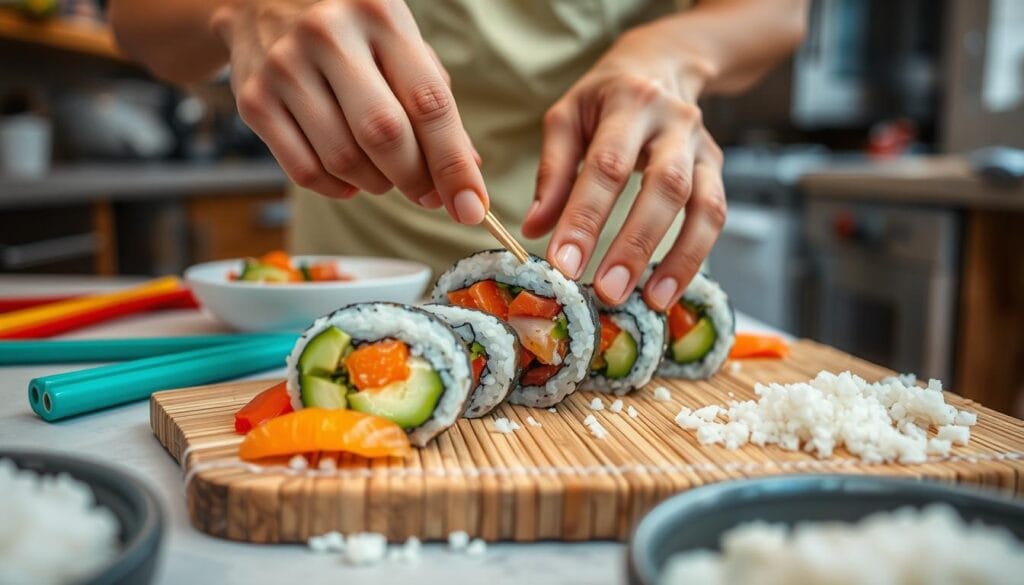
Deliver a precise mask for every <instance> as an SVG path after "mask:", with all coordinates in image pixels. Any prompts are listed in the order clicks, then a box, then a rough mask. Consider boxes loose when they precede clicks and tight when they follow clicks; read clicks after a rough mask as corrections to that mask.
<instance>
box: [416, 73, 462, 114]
mask: <svg viewBox="0 0 1024 585" xmlns="http://www.w3.org/2000/svg"><path fill="white" fill-rule="evenodd" d="M411 106H412V112H411V114H412V115H413V117H415V118H416V119H417V120H421V121H423V122H434V121H437V120H444V119H447V118H449V116H450V115H451V114H452V110H453V109H454V103H453V101H452V96H451V94H449V93H448V89H447V87H446V86H445V85H444V83H443V82H442V81H438V80H428V81H424V82H423V83H420V84H419V85H417V86H416V87H414V88H413V89H412V104H411Z"/></svg>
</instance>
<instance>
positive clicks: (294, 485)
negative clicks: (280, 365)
mask: <svg viewBox="0 0 1024 585" xmlns="http://www.w3.org/2000/svg"><path fill="white" fill-rule="evenodd" d="M821 369H828V370H831V371H834V372H839V371H843V370H851V371H853V372H854V373H857V374H859V375H860V376H862V377H864V378H865V379H867V380H869V381H873V380H878V379H880V378H883V377H885V376H888V375H891V373H892V372H890V371H889V370H886V369H884V368H881V367H878V366H875V365H872V364H869V363H867V362H864V361H862V360H859V359H856V358H853V357H851V356H849V355H847V354H844V353H842V352H840V351H837V350H834V349H831V348H828V347H826V346H823V345H818V344H815V343H812V342H809V341H801V342H798V343H796V344H794V346H793V352H792V355H791V356H790V357H789V358H788V359H786V360H783V361H770V360H751V361H745V362H743V363H742V366H741V368H740V369H738V370H737V369H735V368H729V367H727V368H725V369H723V371H722V372H720V373H719V374H718V375H717V376H715V377H714V379H712V380H709V381H706V382H683V381H674V380H655V381H654V382H652V383H651V384H650V385H649V386H648V387H647V388H644V389H642V390H640V391H638V392H637V393H635V394H633V395H631V396H628V397H625V398H624V402H625V404H626V406H627V407H628V406H629V405H632V406H634V407H635V408H636V409H637V410H638V411H640V415H639V416H638V417H637V418H631V417H629V416H628V415H627V414H626V409H625V408H624V409H623V412H621V413H618V414H616V413H612V412H610V411H609V410H607V405H609V404H610V403H611V400H610V399H609V397H607V396H602V395H599V394H597V393H593V392H578V393H576V394H574V395H572V396H570V397H569V399H567V400H566V401H565V402H564V403H563V404H561V405H559V406H558V408H557V409H556V410H557V412H555V413H551V412H549V411H547V410H542V409H530V408H525V407H519V406H511V405H508V404H506V405H503V406H501V407H500V408H499V409H498V411H497V412H496V413H495V414H493V415H491V416H488V417H485V418H483V419H476V420H466V419H463V420H460V421H459V422H458V424H457V425H456V426H455V427H453V428H452V429H450V430H449V431H447V432H446V433H444V434H442V435H441V436H440V437H438V438H437V439H436V440H435V441H434V442H433V443H431V444H430V445H429V446H428V447H427V448H425V449H421V450H418V451H417V452H416V453H414V454H413V455H412V456H410V457H408V458H407V459H405V460H391V461H388V460H384V461H381V460H377V461H372V462H370V461H367V460H364V459H358V458H355V457H353V456H349V455H342V456H341V458H340V459H339V462H338V465H337V467H338V469H337V471H333V472H327V471H317V470H315V468H316V467H317V460H316V459H315V458H313V460H312V461H311V463H312V465H311V468H310V470H306V471H296V470H293V469H290V468H289V467H287V466H286V465H284V464H283V463H278V464H276V465H272V466H262V467H261V466H255V465H250V464H246V463H244V462H241V461H239V459H238V457H237V451H238V444H239V443H240V441H241V437H239V436H237V435H236V434H235V433H234V429H233V415H234V413H235V411H236V410H238V409H239V408H241V407H242V405H244V404H245V403H246V402H247V401H248V400H249V399H250V398H252V396H253V395H255V394H256V393H257V392H259V391H261V390H263V389H265V388H267V387H269V386H270V385H271V384H272V383H274V382H276V381H273V382H271V381H262V382H240V383H232V384H222V385H218V386H207V387H201V388H191V389H185V390H175V391H167V392H158V393H156V394H154V395H153V397H152V400H151V403H150V405H151V409H150V415H151V423H152V427H153V431H154V433H156V435H157V437H158V438H159V439H160V442H161V443H163V445H164V446H165V447H166V448H167V450H168V451H169V452H170V453H171V455H172V456H174V457H175V459H177V460H178V461H179V463H181V465H182V467H183V468H185V471H186V473H185V483H186V491H187V498H188V508H189V514H190V516H191V518H192V522H193V524H195V526H196V527H198V528H199V529H200V530H203V531H204V532H207V533H209V534H212V535H214V536H220V537H223V538H230V539H235V540H245V541H252V542H301V541H305V540H306V539H308V538H309V537H310V536H314V535H318V534H323V533H325V532H328V531H331V530H338V531H340V532H342V533H345V534H348V533H353V532H358V531H373V532H381V533H384V534H386V535H387V536H388V537H389V539H391V540H393V541H395V540H403V539H405V538H407V537H409V536H418V537H419V538H421V539H443V538H445V537H446V536H447V534H448V533H449V532H451V531H453V530H465V531H467V532H469V533H470V534H471V535H473V536H480V537H482V538H484V539H487V540H492V541H493V540H515V541H532V540H547V539H554V540H589V539H625V538H626V537H627V536H628V534H629V531H630V529H631V528H632V527H633V526H634V525H635V524H636V522H637V521H638V520H639V519H640V518H641V517H642V516H643V514H644V513H646V512H647V511H648V510H650V509H651V508H652V507H653V506H654V505H655V504H657V503H658V502H659V501H661V500H663V499H665V498H667V497H669V496H670V495H672V494H674V493H677V492H680V491H683V490H686V489H690V488H693V487H697V486H700V485H704V484H708V483H712V482H716V481H723V480H729V479H737V478H744V477H753V476H763V475H776V474H785V473H832V472H837V473H863V474H883V475H893V476H904V477H913V478H929V479H936V480H940V481H946V482H963V483H975V484H984V485H989V486H995V487H999V488H1002V489H1005V490H1008V491H1011V492H1013V493H1015V494H1020V493H1021V492H1022V491H1024V480H1022V478H1021V474H1022V472H1024V422H1022V421H1020V420H1017V419H1014V418H1012V417H1009V416H1007V415H1003V414H1000V413H997V412H995V411H993V410H990V409H986V408H982V407H980V406H979V405H977V404H975V403H973V402H971V401H969V400H965V399H963V398H960V397H958V396H955V395H948V398H947V400H948V401H949V402H951V403H952V404H954V405H956V406H957V407H958V408H968V409H970V410H975V411H977V412H978V425H977V426H976V427H974V428H973V429H972V433H971V441H970V445H968V446H967V447H957V448H955V449H954V452H953V453H954V454H953V456H952V457H950V458H948V459H946V460H942V461H938V460H933V461H929V462H928V463H925V464H921V465H909V466H905V465H895V464H884V465H881V464H867V463H864V462H861V461H860V460H858V459H854V458H851V457H850V456H849V455H848V454H846V453H845V452H842V451H840V452H838V453H837V454H836V457H835V458H834V459H830V460H824V461H822V460H818V459H815V458H814V457H813V456H811V455H808V454H805V453H792V452H786V451H783V450H781V449H779V448H777V447H766V448H761V447H756V446H747V447H744V448H743V449H739V450H736V451H728V450H726V449H724V448H722V447H720V446H707V447H704V446H701V445H699V444H698V443H697V440H696V438H695V436H694V434H693V433H692V432H691V431H685V430H683V429H681V428H679V427H678V426H676V424H675V422H674V420H673V419H674V417H675V415H676V413H677V412H678V411H679V407H680V406H684V405H685V406H689V407H691V408H693V407H698V406H702V405H705V404H725V403H726V402H727V401H728V400H730V399H737V400H743V399H747V398H753V397H754V394H753V386H754V383H755V382H784V383H792V382H799V381H806V380H809V379H810V378H812V377H813V376H814V375H815V374H816V373H817V372H818V371H819V370H821ZM658 385H664V386H666V387H668V388H670V389H671V391H672V399H671V401H669V402H659V401H656V400H654V398H653V394H654V392H653V388H655V387H657V386H658ZM595 396H602V397H603V399H604V401H605V405H606V409H605V410H602V411H599V412H594V413H593V414H594V415H595V416H596V417H597V418H598V419H599V420H600V422H601V424H602V425H603V426H604V427H605V428H606V429H607V430H608V437H607V438H605V439H597V438H595V437H593V436H592V435H591V434H590V432H589V430H588V429H587V428H586V427H585V426H584V424H583V419H584V418H586V416H587V415H588V414H591V413H592V411H591V410H590V409H589V407H588V404H589V403H590V401H591V400H592V399H593V398H594V397H595ZM502 416H504V417H508V418H509V419H511V420H513V421H515V422H517V423H518V424H519V425H520V426H521V427H522V428H520V429H519V430H517V431H516V432H514V433H512V434H502V433H499V432H497V431H495V430H494V422H493V421H494V419H495V418H497V417H502ZM528 416H532V417H533V418H534V419H536V421H537V422H539V423H540V425H541V426H539V427H536V426H531V425H529V424H528V423H527V420H526V419H527V417H528Z"/></svg>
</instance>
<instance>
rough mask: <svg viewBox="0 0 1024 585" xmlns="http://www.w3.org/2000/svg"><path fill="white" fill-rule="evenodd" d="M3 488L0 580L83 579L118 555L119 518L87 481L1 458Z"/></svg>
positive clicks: (54, 580)
mask: <svg viewBox="0 0 1024 585" xmlns="http://www.w3.org/2000/svg"><path fill="white" fill-rule="evenodd" d="M0 494H2V497H0V583H4V584H8V583H9V584H22V583H24V584H33V585H35V584H47V583H80V582H82V581H83V580H85V579H87V578H89V577H90V576H92V575H93V574H95V573H96V572H97V571H99V570H100V569H101V568H103V566H104V565H106V564H107V563H109V562H111V561H112V560H113V559H114V557H115V556H117V553H118V549H119V546H120V545H119V542H118V532H119V531H120V526H119V524H118V521H117V518H116V517H115V516H114V514H113V513H112V512H111V511H110V510H108V509H106V508H103V507H101V506H98V505H97V504H96V499H95V497H94V496H93V493H92V490H91V489H90V488H89V486H88V485H87V484H85V483H83V482H81V481H78V480H76V479H74V478H72V477H71V476H69V475H67V474H59V475H56V476H41V475H39V474H37V473H36V472H34V471H28V470H21V469H18V467H17V466H15V465H14V463H13V462H12V461H10V460H9V459H0Z"/></svg>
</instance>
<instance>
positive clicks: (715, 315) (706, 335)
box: [657, 273, 736, 380]
mask: <svg viewBox="0 0 1024 585" xmlns="http://www.w3.org/2000/svg"><path fill="white" fill-rule="evenodd" d="M668 332H669V344H668V350H667V351H666V352H665V358H664V359H663V360H662V361H661V366H659V367H658V372H657V373H658V375H660V376H665V377H668V378H685V379H688V380H702V379H705V378H710V377H711V376H713V375H714V374H715V373H716V372H717V371H718V370H719V369H720V368H721V367H722V364H724V363H725V359H726V358H727V357H729V350H731V349H732V344H733V343H734V342H735V341H736V316H735V313H734V311H733V308H732V303H730V302H729V297H728V296H727V295H726V294H725V291H723V290H722V287H721V286H719V285H718V283H717V282H715V281H714V280H712V279H711V278H709V277H708V276H707V275H705V274H702V273H698V274H697V275H696V276H694V277H693V281H691V282H690V286H688V287H686V292H684V293H683V296H682V298H680V299H679V302H678V303H676V304H674V305H672V306H671V307H669V310H668Z"/></svg>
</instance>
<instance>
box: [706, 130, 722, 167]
mask: <svg viewBox="0 0 1024 585" xmlns="http://www.w3.org/2000/svg"><path fill="white" fill-rule="evenodd" d="M704 150H705V152H706V153H707V156H708V157H709V158H710V159H711V160H713V161H714V162H716V163H717V164H718V165H719V166H721V164H722V162H723V161H724V160H725V153H724V152H722V147H721V146H719V145H718V143H717V142H715V141H714V140H712V139H711V137H710V136H707V137H706V140H705V141H704Z"/></svg>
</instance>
